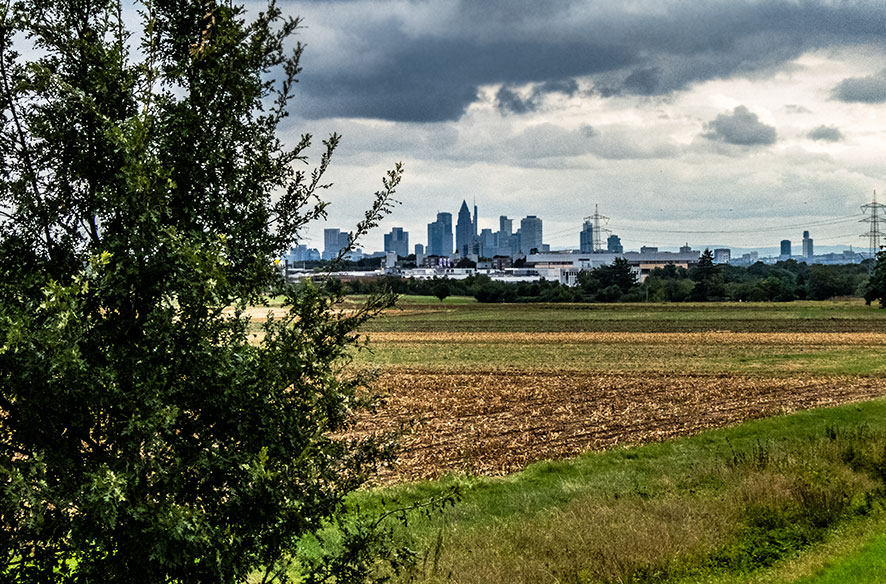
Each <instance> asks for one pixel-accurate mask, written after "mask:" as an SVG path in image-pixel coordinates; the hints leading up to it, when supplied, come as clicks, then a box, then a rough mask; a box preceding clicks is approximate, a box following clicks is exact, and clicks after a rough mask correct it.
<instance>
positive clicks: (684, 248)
mask: <svg viewBox="0 0 886 584" xmlns="http://www.w3.org/2000/svg"><path fill="white" fill-rule="evenodd" d="M680 253H692V247H691V246H690V245H689V242H688V241H687V242H686V245H682V246H680Z"/></svg>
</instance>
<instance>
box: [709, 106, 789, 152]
mask: <svg viewBox="0 0 886 584" xmlns="http://www.w3.org/2000/svg"><path fill="white" fill-rule="evenodd" d="M705 129H706V130H707V132H705V133H704V134H702V135H703V136H704V137H705V138H708V139H709V140H716V141H718V142H726V143H727V144H735V145H737V146H768V145H769V144H775V138H776V133H775V128H773V127H772V126H767V125H766V124H764V123H763V122H761V121H760V118H758V117H757V114H755V113H753V112H751V111H749V110H748V108H746V107H745V106H743V105H740V106H738V107H737V108H735V109H734V110H732V113H731V114H720V115H719V116H717V117H716V119H714V120H713V121H711V122H708V123H707V124H705Z"/></svg>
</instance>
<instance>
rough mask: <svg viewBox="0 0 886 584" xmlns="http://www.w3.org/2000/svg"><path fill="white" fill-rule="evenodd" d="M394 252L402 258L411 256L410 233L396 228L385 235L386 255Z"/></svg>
mask: <svg viewBox="0 0 886 584" xmlns="http://www.w3.org/2000/svg"><path fill="white" fill-rule="evenodd" d="M390 251H392V252H394V253H396V254H397V255H398V256H400V257H404V258H405V257H406V256H408V255H409V232H407V231H403V228H402V227H394V228H393V229H391V232H390V233H386V234H385V253H387V252H390Z"/></svg>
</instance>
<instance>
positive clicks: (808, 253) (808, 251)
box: [803, 231, 814, 258]
mask: <svg viewBox="0 0 886 584" xmlns="http://www.w3.org/2000/svg"><path fill="white" fill-rule="evenodd" d="M813 254H814V252H813V249H812V238H811V237H809V232H808V231H804V232H803V257H804V258H811V257H812V256H813Z"/></svg>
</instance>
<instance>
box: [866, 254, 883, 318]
mask: <svg viewBox="0 0 886 584" xmlns="http://www.w3.org/2000/svg"><path fill="white" fill-rule="evenodd" d="M864 300H865V302H866V303H868V304H870V303H871V302H873V301H874V300H879V301H880V308H886V251H881V252H880V253H878V254H877V263H876V264H874V270H873V271H872V272H871V277H870V280H868V284H867V288H866V290H865V294H864Z"/></svg>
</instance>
